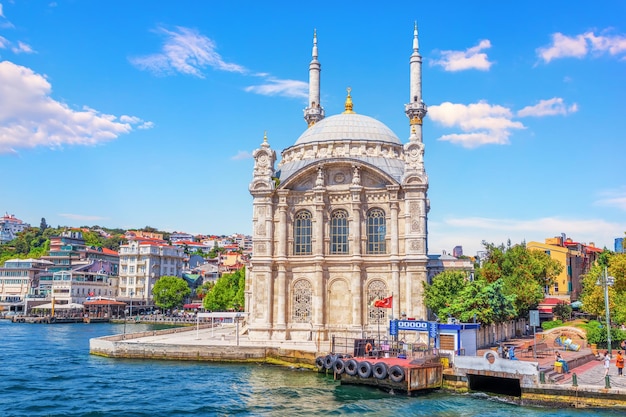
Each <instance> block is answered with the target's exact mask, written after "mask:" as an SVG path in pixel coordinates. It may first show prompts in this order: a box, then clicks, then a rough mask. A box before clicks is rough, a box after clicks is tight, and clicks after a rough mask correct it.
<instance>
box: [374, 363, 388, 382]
mask: <svg viewBox="0 0 626 417" xmlns="http://www.w3.org/2000/svg"><path fill="white" fill-rule="evenodd" d="M372 373H373V374H374V377H375V378H376V379H385V378H387V375H388V374H389V368H387V364H386V363H385V362H377V363H375V364H374V367H373V368H372Z"/></svg>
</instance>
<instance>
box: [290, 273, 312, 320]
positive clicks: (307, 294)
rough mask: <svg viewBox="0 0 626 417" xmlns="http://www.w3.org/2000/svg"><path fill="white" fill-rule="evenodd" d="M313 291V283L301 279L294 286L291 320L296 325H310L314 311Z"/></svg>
mask: <svg viewBox="0 0 626 417" xmlns="http://www.w3.org/2000/svg"><path fill="white" fill-rule="evenodd" d="M312 306H313V290H312V287H311V283H310V282H309V281H307V280H304V279H301V280H300V281H298V282H296V284H295V285H294V286H293V308H292V314H291V319H292V320H293V322H294V323H310V322H311V318H312V311H313V307H312Z"/></svg>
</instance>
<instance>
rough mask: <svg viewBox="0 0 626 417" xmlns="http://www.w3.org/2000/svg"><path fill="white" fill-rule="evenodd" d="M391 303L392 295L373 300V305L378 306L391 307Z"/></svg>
mask: <svg viewBox="0 0 626 417" xmlns="http://www.w3.org/2000/svg"><path fill="white" fill-rule="evenodd" d="M392 304H393V295H391V296H389V297H387V298H383V299H382V300H376V301H374V307H378V308H391V306H392Z"/></svg>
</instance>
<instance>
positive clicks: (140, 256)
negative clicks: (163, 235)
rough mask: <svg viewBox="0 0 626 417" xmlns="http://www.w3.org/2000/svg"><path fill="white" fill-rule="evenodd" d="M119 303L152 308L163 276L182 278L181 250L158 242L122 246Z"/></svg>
mask: <svg viewBox="0 0 626 417" xmlns="http://www.w3.org/2000/svg"><path fill="white" fill-rule="evenodd" d="M119 253H120V270H119V281H118V291H117V294H118V300H120V301H131V300H132V301H133V303H136V304H137V305H151V304H152V302H153V299H152V288H153V287H154V284H155V283H156V281H157V280H158V279H159V278H160V277H162V276H164V275H168V276H176V277H182V270H183V258H184V256H185V254H184V252H183V249H182V248H177V247H174V246H169V245H168V244H167V243H166V242H165V241H163V240H158V239H137V240H132V241H130V242H129V243H128V244H126V245H121V246H120V251H119Z"/></svg>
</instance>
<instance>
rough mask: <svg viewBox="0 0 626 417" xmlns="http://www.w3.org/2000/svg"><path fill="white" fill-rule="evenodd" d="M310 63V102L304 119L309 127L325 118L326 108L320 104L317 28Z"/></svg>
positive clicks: (314, 32) (314, 33)
mask: <svg viewBox="0 0 626 417" xmlns="http://www.w3.org/2000/svg"><path fill="white" fill-rule="evenodd" d="M311 55H312V59H311V63H310V64H309V103H308V105H307V107H306V108H305V109H304V120H306V123H307V125H308V126H309V127H311V126H313V125H314V124H315V123H317V122H319V121H320V120H322V119H323V118H324V108H323V107H322V105H321V104H320V72H321V70H322V68H321V65H320V62H319V61H318V60H317V30H314V31H313V52H312V54H311Z"/></svg>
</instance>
